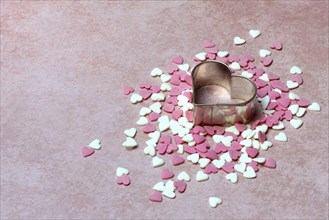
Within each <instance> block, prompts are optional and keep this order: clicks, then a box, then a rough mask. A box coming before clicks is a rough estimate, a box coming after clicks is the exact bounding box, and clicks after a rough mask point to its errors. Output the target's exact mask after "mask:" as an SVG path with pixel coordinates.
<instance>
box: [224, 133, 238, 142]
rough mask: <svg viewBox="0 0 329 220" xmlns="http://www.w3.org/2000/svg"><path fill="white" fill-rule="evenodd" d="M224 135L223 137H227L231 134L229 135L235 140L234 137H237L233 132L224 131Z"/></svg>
mask: <svg viewBox="0 0 329 220" xmlns="http://www.w3.org/2000/svg"><path fill="white" fill-rule="evenodd" d="M224 136H225V137H229V136H231V137H232V138H233V140H235V141H236V139H237V138H238V136H236V135H235V134H234V133H233V132H226V133H225V134H224Z"/></svg>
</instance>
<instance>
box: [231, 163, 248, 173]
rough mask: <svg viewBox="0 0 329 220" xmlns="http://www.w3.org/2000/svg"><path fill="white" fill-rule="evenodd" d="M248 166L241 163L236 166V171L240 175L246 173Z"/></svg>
mask: <svg viewBox="0 0 329 220" xmlns="http://www.w3.org/2000/svg"><path fill="white" fill-rule="evenodd" d="M246 168H247V165H246V164H245V163H239V164H235V165H234V169H235V170H236V171H238V172H240V173H244V171H245V170H246Z"/></svg>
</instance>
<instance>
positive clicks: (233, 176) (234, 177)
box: [225, 173, 238, 183]
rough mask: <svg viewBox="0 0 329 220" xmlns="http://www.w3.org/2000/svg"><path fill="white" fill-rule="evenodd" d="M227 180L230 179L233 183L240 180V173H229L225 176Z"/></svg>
mask: <svg viewBox="0 0 329 220" xmlns="http://www.w3.org/2000/svg"><path fill="white" fill-rule="evenodd" d="M225 178H226V179H227V180H230V181H231V182H232V183H237V182H238V175H237V174H236V173H229V174H227V175H226V177H225Z"/></svg>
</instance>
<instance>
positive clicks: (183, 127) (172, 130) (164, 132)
mask: <svg viewBox="0 0 329 220" xmlns="http://www.w3.org/2000/svg"><path fill="white" fill-rule="evenodd" d="M249 35H250V36H251V39H255V38H257V37H259V36H260V35H261V32H260V31H259V30H250V31H249ZM233 43H234V44H235V45H236V46H240V45H243V44H245V43H246V40H245V39H243V38H241V37H239V36H237V37H235V38H234V40H233ZM203 46H204V50H205V51H204V52H200V53H198V54H196V55H195V56H194V60H195V62H196V63H200V62H203V61H206V60H217V61H220V62H222V63H225V64H227V65H228V66H229V67H230V69H231V71H232V74H234V75H241V76H244V77H246V78H248V79H250V80H252V81H253V82H254V83H255V84H256V86H257V98H258V101H259V105H260V106H261V109H262V114H260V115H257V116H256V118H255V120H253V122H252V123H251V124H247V125H245V124H239V123H236V124H235V125H233V126H230V127H221V126H194V124H193V104H192V90H191V89H192V88H191V87H192V78H191V72H190V65H189V64H187V63H184V58H183V57H182V56H180V55H177V56H174V57H172V60H171V63H170V64H169V65H168V66H167V67H166V68H165V70H162V69H161V68H158V67H156V68H154V69H153V70H152V71H151V73H150V75H151V76H152V77H158V78H159V82H160V83H159V84H158V85H152V84H149V83H147V82H145V83H141V84H140V85H139V86H138V87H139V89H138V90H137V88H134V87H133V86H126V87H124V88H123V93H124V94H125V95H127V96H129V97H130V101H131V103H132V104H134V105H135V106H136V107H137V106H139V105H138V103H141V102H144V103H143V106H140V112H139V118H138V120H137V122H136V124H137V125H138V126H141V128H140V129H138V130H139V131H142V132H143V133H145V134H146V135H147V137H148V139H147V140H146V141H145V143H143V144H138V143H137V142H136V141H135V139H134V137H135V135H136V133H137V129H136V128H135V127H134V126H133V127H132V128H130V129H127V130H125V131H124V134H125V136H126V140H125V141H124V142H123V144H122V146H123V147H124V148H126V149H128V150H132V149H135V148H136V147H137V146H138V145H139V147H142V149H143V152H144V154H145V155H147V156H150V157H151V163H152V166H153V167H154V168H158V167H163V166H164V165H165V160H164V159H163V158H161V157H170V158H171V162H172V165H173V166H179V165H181V164H183V163H186V162H187V163H193V164H195V165H198V166H200V170H199V171H198V172H197V173H196V174H191V175H189V174H188V173H187V172H185V171H183V172H181V173H179V174H176V175H177V177H176V180H175V179H174V178H175V173H174V172H173V171H172V170H169V169H168V168H163V169H161V170H160V174H161V178H162V180H163V181H160V182H158V183H155V185H154V186H153V190H154V192H153V193H150V195H149V200H150V201H153V202H161V201H162V199H163V196H164V197H166V198H170V199H173V198H175V197H176V193H177V192H178V193H183V192H184V191H185V190H186V187H187V182H189V181H191V179H192V178H191V176H193V178H194V179H195V180H196V181H198V182H201V181H206V180H208V179H209V176H210V175H214V174H217V173H218V172H223V173H224V174H225V178H226V179H227V180H228V181H230V182H232V183H237V182H238V179H239V178H240V177H241V176H242V177H244V178H248V179H251V178H255V177H256V176H257V172H258V171H259V170H260V168H262V167H265V168H272V169H273V168H275V167H276V162H275V160H274V159H273V158H271V157H268V158H265V157H263V156H262V153H261V151H266V150H268V149H269V148H270V147H272V145H273V144H272V143H271V142H270V141H268V140H267V133H268V130H269V129H273V130H277V134H276V135H275V136H274V140H276V141H282V142H286V141H288V138H287V135H286V133H285V132H284V131H283V130H284V129H285V124H284V123H283V122H282V121H287V122H289V123H290V124H291V126H293V127H294V128H295V129H298V128H299V127H300V126H302V124H303V121H302V119H301V117H302V116H303V115H304V114H305V112H306V110H313V111H320V105H319V104H318V103H317V102H311V101H309V100H308V99H305V98H301V97H299V96H298V95H297V94H296V93H295V90H296V88H298V86H299V85H301V84H302V83H303V78H302V70H301V69H300V68H299V67H298V66H292V67H291V68H290V67H289V68H290V69H289V68H288V69H287V72H290V73H287V74H289V76H290V77H289V80H288V81H286V82H284V81H282V80H280V77H279V76H278V75H276V74H275V73H272V72H267V71H266V67H268V66H270V65H271V64H272V63H273V59H272V57H271V53H272V52H271V51H273V50H276V51H280V50H282V48H283V47H282V43H281V42H279V41H275V42H273V43H272V44H270V45H269V46H268V48H265V49H260V50H259V57H257V58H255V57H253V56H252V55H250V54H246V55H243V56H238V55H235V54H230V53H229V52H228V51H222V50H219V49H217V48H216V45H215V43H214V42H213V41H211V40H206V41H204V45H203ZM255 59H259V60H260V62H261V64H262V66H261V67H257V66H256V64H255V63H254V61H255ZM292 91H294V92H292ZM145 106H148V107H145ZM139 147H138V148H137V149H139ZM128 173H129V171H128V170H127V169H125V168H122V167H119V168H118V169H117V177H118V180H117V183H118V184H123V185H129V184H130V179H129V176H128ZM208 202H209V205H210V206H211V207H217V205H219V204H221V203H222V201H221V199H220V198H219V197H216V196H211V197H209V198H208Z"/></svg>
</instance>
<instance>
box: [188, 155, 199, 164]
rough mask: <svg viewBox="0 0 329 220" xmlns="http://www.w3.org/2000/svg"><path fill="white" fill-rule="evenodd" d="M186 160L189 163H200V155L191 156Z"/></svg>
mask: <svg viewBox="0 0 329 220" xmlns="http://www.w3.org/2000/svg"><path fill="white" fill-rule="evenodd" d="M186 159H187V160H188V161H191V162H192V163H197V162H198V161H199V154H198V153H195V154H190V155H188V156H187V157H186Z"/></svg>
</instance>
